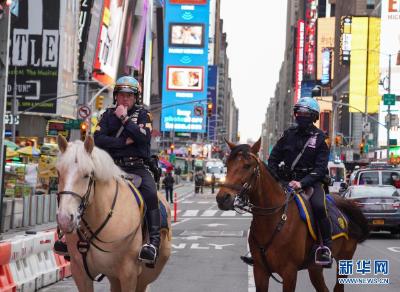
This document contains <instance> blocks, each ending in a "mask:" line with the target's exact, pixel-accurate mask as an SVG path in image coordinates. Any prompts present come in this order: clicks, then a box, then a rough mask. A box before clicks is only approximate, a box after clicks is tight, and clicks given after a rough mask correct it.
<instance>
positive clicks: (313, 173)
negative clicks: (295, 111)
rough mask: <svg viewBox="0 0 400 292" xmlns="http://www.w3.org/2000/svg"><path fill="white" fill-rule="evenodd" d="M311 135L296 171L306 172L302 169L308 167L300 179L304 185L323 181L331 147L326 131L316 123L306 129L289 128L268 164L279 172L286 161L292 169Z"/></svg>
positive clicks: (272, 153)
mask: <svg viewBox="0 0 400 292" xmlns="http://www.w3.org/2000/svg"><path fill="white" fill-rule="evenodd" d="M310 137H313V138H312V140H311V142H310V143H309V145H308V146H307V148H306V150H305V151H304V153H303V155H302V156H301V158H300V160H299V161H298V162H297V164H296V166H295V172H296V173H303V174H304V171H301V169H308V171H306V173H305V174H304V175H302V178H301V180H300V183H301V186H302V187H308V186H311V185H313V184H314V183H316V182H318V181H322V179H323V178H324V176H325V175H326V170H327V167H328V160H329V148H328V145H326V143H325V138H326V136H325V133H324V132H322V131H321V130H320V129H318V128H317V127H315V126H314V125H312V126H310V127H309V128H308V129H307V130H305V131H304V130H300V129H299V128H298V127H297V126H294V127H290V128H289V129H287V130H286V131H285V132H284V133H283V135H282V137H281V138H280V139H279V140H278V142H277V143H276V145H275V146H274V148H273V149H272V151H271V154H270V156H269V159H268V166H269V167H270V168H271V169H272V170H273V171H274V172H275V173H277V174H278V173H279V171H278V168H279V164H280V163H281V162H282V161H284V162H285V166H286V167H287V168H289V169H290V167H291V166H292V163H293V161H294V160H295V159H296V157H297V155H298V154H299V153H300V152H301V151H302V149H303V147H304V145H305V144H306V142H307V140H308V139H309V138H310ZM296 170H298V171H296ZM297 180H298V179H297Z"/></svg>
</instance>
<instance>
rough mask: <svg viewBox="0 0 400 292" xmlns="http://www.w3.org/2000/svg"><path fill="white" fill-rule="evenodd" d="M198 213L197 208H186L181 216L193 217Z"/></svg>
mask: <svg viewBox="0 0 400 292" xmlns="http://www.w3.org/2000/svg"><path fill="white" fill-rule="evenodd" d="M198 213H199V210H186V211H185V213H183V215H182V217H195V216H197V214H198Z"/></svg>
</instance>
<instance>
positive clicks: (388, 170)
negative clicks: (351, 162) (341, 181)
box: [349, 166, 400, 190]
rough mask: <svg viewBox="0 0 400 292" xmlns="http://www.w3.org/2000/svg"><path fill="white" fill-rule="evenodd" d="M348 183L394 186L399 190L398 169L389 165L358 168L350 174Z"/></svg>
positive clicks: (399, 171) (399, 173)
mask: <svg viewBox="0 0 400 292" xmlns="http://www.w3.org/2000/svg"><path fill="white" fill-rule="evenodd" d="M349 184H350V185H379V186H383V185H386V186H395V187H396V188H397V189H399V190H400V169H399V168H394V167H389V166H388V167H379V168H375V167H373V168H362V169H358V170H356V171H354V172H353V173H352V174H351V176H350V181H349Z"/></svg>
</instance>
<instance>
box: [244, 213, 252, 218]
mask: <svg viewBox="0 0 400 292" xmlns="http://www.w3.org/2000/svg"><path fill="white" fill-rule="evenodd" d="M242 216H244V217H251V216H252V214H251V213H244V214H242Z"/></svg>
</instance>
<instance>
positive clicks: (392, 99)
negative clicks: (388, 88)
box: [383, 94, 396, 105]
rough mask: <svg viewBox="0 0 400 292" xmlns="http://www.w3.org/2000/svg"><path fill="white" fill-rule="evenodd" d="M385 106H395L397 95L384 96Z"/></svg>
mask: <svg viewBox="0 0 400 292" xmlns="http://www.w3.org/2000/svg"><path fill="white" fill-rule="evenodd" d="M383 104H384V105H395V104H396V95H394V94H384V95H383Z"/></svg>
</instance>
